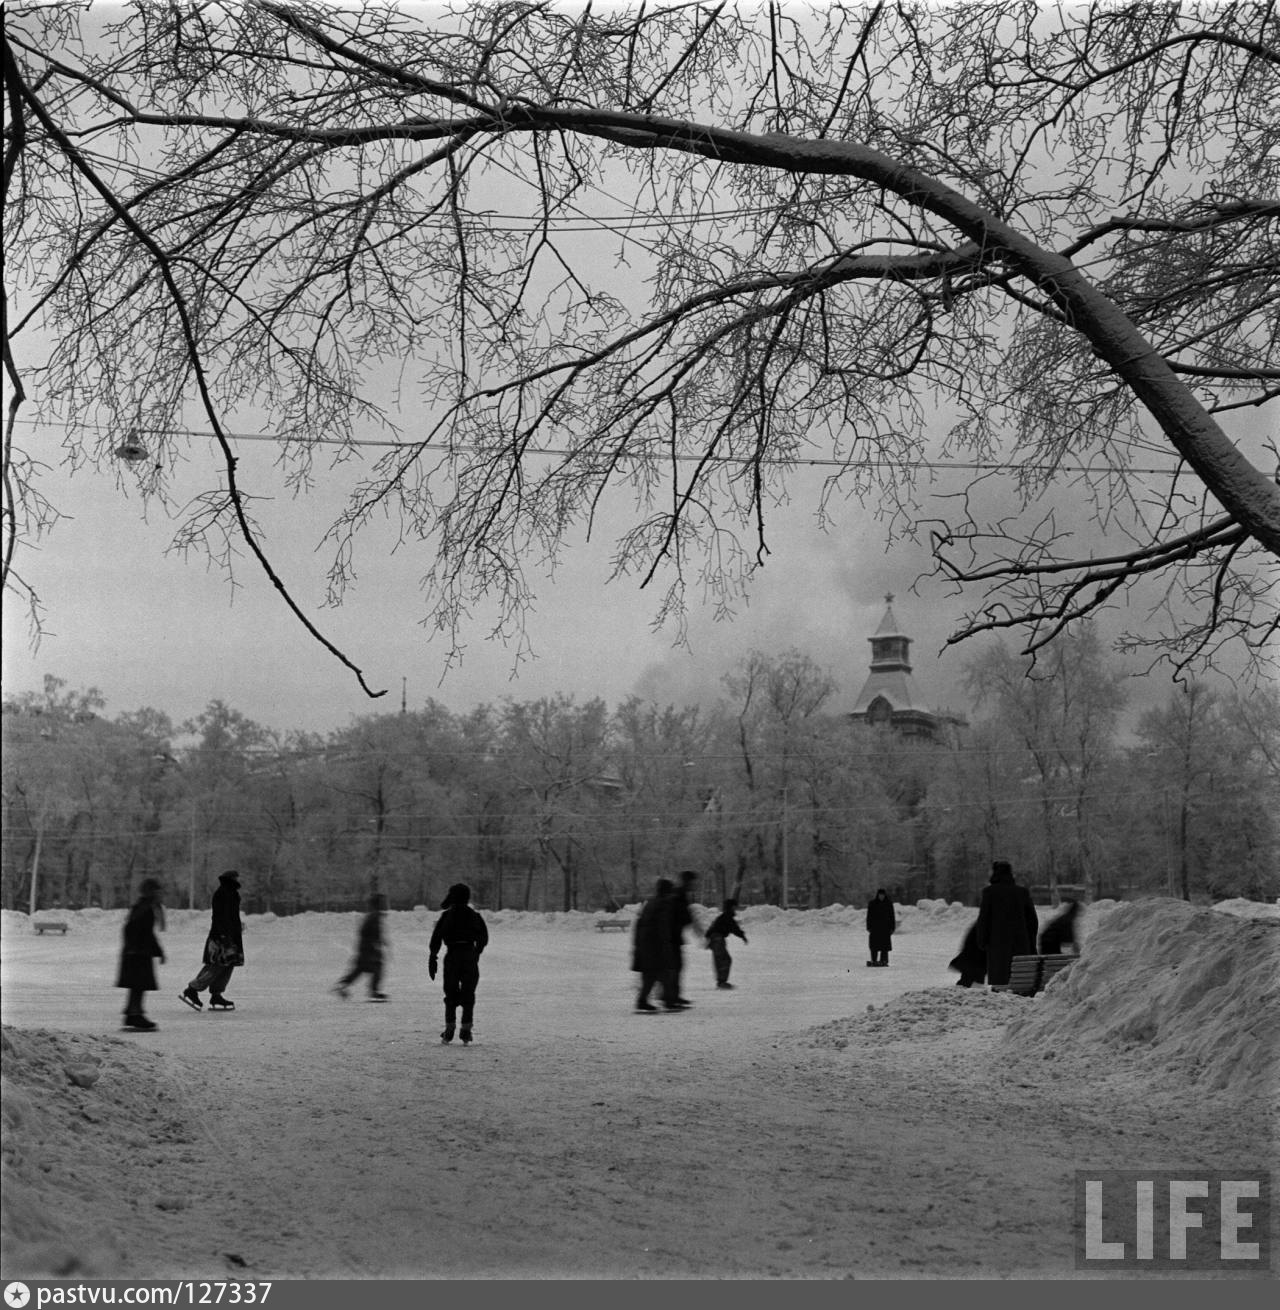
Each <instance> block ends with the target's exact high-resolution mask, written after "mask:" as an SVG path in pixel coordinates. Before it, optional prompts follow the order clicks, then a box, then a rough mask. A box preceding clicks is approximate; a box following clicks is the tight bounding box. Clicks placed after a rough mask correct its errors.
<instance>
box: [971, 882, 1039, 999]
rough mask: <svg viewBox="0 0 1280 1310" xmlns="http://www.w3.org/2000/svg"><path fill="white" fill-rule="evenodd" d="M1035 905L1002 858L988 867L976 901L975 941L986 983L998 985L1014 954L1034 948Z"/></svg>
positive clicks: (1005, 979)
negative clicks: (981, 954)
mask: <svg viewBox="0 0 1280 1310" xmlns="http://www.w3.org/2000/svg"><path fill="white" fill-rule="evenodd" d="M1038 926H1039V921H1038V920H1037V919H1036V911H1035V906H1034V905H1032V904H1031V893H1030V892H1029V891H1027V889H1026V888H1025V887H1022V886H1020V885H1019V884H1018V883H1016V882H1014V880H1013V869H1012V868H1010V866H1009V865H1008V864H1006V863H1005V862H1004V861H1003V860H996V861H995V862H994V863H993V864H992V866H991V881H990V882H989V883H988V884H987V885H986V886H985V887H984V888H983V889H982V899H981V901H980V902H979V904H978V923H977V939H976V940H977V944H978V947H979V949H980V950H982V951H985V952H986V956H987V982H988V983H989V984H990V985H991V986H993V987H998V986H1000V985H1002V984H1004V983H1007V982H1008V981H1009V975H1010V973H1011V972H1012V970H1013V957H1014V956H1015V955H1032V954H1034V952H1035V948H1036V929H1037V927H1038Z"/></svg>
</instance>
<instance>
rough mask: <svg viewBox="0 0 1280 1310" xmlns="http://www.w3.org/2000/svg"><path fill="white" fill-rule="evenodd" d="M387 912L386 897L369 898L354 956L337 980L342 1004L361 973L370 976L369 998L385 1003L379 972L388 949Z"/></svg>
mask: <svg viewBox="0 0 1280 1310" xmlns="http://www.w3.org/2000/svg"><path fill="white" fill-rule="evenodd" d="M386 913H387V898H386V897H385V896H383V895H382V893H381V892H374V894H373V895H372V896H370V897H369V912H368V913H367V914H366V915H365V916H364V918H363V919H361V920H360V931H359V933H358V934H357V936H356V953H355V957H354V958H353V959H352V961H351V967H350V968H349V969H348V970H347V971H346V973H344V974H343V975H342V977H341V978H339V979H338V981H337V984H336V985H335V986H334V989H333V990H334V991H335V992H337V993H338V995H339V996H341V997H342V999H343V1000H344V1001H345V1000H346V999H347V995H348V991H349V989H350V987H351V984H352V983H353V982H355V980H356V979H357V978H359V977H360V976H361V974H366V973H367V974H368V975H369V999H370V1000H371V1001H385V1000H386V999H387V994H386V992H384V991H383V990H382V971H383V969H384V968H385V967H386V958H387V947H386V939H385V933H384V931H383V930H384V926H385V921H386Z"/></svg>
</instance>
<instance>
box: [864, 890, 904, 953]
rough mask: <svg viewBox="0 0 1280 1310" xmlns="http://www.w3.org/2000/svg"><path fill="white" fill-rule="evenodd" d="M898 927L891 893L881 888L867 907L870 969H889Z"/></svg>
mask: <svg viewBox="0 0 1280 1310" xmlns="http://www.w3.org/2000/svg"><path fill="white" fill-rule="evenodd" d="M897 926H898V921H897V919H896V918H895V917H894V913H893V902H892V901H891V900H890V899H889V893H888V892H887V891H885V889H884V888H883V887H881V888H880V889H879V890H878V891H877V892H876V894H875V895H874V896H873V897H872V898H871V901H870V903H869V904H868V905H867V942H868V946H869V949H870V951H871V958H870V959H869V960H868V961H867V968H868V969H887V968H888V967H889V952H890V951H891V950H893V934H894V930H895V929H896V928H897Z"/></svg>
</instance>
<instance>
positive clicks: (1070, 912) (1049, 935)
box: [1040, 901, 1080, 955]
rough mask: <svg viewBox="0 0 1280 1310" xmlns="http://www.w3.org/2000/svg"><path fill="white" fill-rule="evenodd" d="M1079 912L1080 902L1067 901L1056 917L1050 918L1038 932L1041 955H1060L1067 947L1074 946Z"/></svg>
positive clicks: (1073, 947)
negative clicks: (1039, 932) (1042, 929)
mask: <svg viewBox="0 0 1280 1310" xmlns="http://www.w3.org/2000/svg"><path fill="white" fill-rule="evenodd" d="M1079 914H1080V902H1079V901H1068V902H1067V904H1066V908H1065V909H1064V910H1063V911H1062V913H1061V914H1059V915H1058V916H1057V917H1056V918H1053V919H1050V920H1049V922H1048V923H1047V924H1046V925H1045V928H1044V931H1043V932H1042V933H1041V934H1040V954H1041V955H1062V954H1064V953H1066V951H1067V947H1071V948H1072V950H1074V949H1075V946H1076V918H1077V917H1078V916H1079Z"/></svg>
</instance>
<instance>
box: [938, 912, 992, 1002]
mask: <svg viewBox="0 0 1280 1310" xmlns="http://www.w3.org/2000/svg"><path fill="white" fill-rule="evenodd" d="M947 968H948V969H955V970H956V971H957V972H958V973H959V974H960V986H961V987H972V986H973V984H974V983H982V982H985V981H986V978H987V953H986V952H985V951H984V950H982V949H981V948H980V947H979V946H978V925H977V924H976V923H971V924H970V925H969V931H968V932H967V933H965V935H964V941H963V942H961V944H960V954H959V955H957V956H956V958H955V959H954V960H952V961H951V963H950V964H949V965H947Z"/></svg>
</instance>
